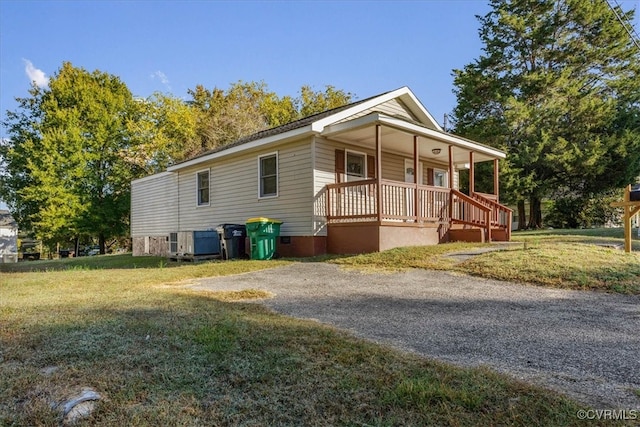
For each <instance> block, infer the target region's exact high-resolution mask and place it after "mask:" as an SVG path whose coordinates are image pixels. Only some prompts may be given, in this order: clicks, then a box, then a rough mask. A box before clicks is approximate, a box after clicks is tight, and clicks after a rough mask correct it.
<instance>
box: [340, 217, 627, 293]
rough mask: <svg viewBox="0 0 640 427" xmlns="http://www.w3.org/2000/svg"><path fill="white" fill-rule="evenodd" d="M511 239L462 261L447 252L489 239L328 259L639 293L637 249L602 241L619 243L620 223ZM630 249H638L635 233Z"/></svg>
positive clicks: (364, 267)
mask: <svg viewBox="0 0 640 427" xmlns="http://www.w3.org/2000/svg"><path fill="white" fill-rule="evenodd" d="M581 233H582V234H581ZM512 240H514V241H516V242H517V241H520V242H522V245H515V246H512V247H509V248H507V250H500V251H496V252H489V253H485V254H481V255H477V256H474V257H473V258H471V259H469V260H467V261H464V262H458V261H457V260H456V259H455V258H452V257H450V256H448V255H449V254H451V253H456V252H466V251H468V250H469V249H474V248H483V247H487V248H488V247H491V245H489V244H478V243H447V244H442V245H436V246H420V247H409V248H396V249H392V250H389V251H385V252H380V253H372V254H363V255H356V256H351V257H342V258H337V259H333V260H329V261H328V262H333V263H336V264H339V265H342V266H344V267H348V268H357V269H360V270H363V271H389V272H394V271H401V270H405V269H408V268H425V269H432V270H450V271H458V272H462V273H465V274H472V275H476V276H481V277H486V278H492V279H498V280H507V281H512V282H520V283H529V284H534V285H539V286H546V287H554V288H563V289H576V290H591V291H604V292H611V293H623V294H635V295H638V294H640V254H638V253H637V252H632V253H631V254H627V253H625V252H623V251H621V250H616V249H611V248H608V247H603V246H601V245H602V244H614V245H621V244H623V243H624V240H623V239H622V230H621V229H592V230H541V231H534V232H520V233H514V238H513V239H512ZM634 249H635V250H639V251H640V239H637V237H636V241H634Z"/></svg>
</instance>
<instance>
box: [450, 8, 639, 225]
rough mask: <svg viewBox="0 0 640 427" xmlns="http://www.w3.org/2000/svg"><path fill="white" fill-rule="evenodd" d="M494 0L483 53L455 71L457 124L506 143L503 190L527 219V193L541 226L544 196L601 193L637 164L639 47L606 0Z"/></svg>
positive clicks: (532, 217) (484, 23)
mask: <svg viewBox="0 0 640 427" xmlns="http://www.w3.org/2000/svg"><path fill="white" fill-rule="evenodd" d="M491 6H492V11H491V12H489V13H488V14H487V15H486V16H484V17H479V20H480V23H481V29H480V38H481V40H482V42H483V43H484V54H483V55H481V56H480V58H478V59H477V60H475V61H474V62H472V63H471V64H468V65H467V66H465V67H464V69H463V70H454V75H455V80H454V84H455V86H456V89H455V93H456V95H457V100H458V103H457V106H456V108H455V110H454V116H455V123H456V127H455V131H456V132H457V133H460V134H462V135H465V136H468V137H471V138H474V139H477V140H480V141H483V142H485V143H488V144H490V145H493V146H495V147H498V148H502V149H505V150H507V152H508V158H507V162H506V165H505V167H504V168H503V172H506V173H503V176H505V177H506V179H505V185H503V186H502V190H503V191H504V192H505V194H504V195H503V197H502V199H503V200H507V201H510V202H514V203H517V204H518V217H519V223H520V225H521V226H522V225H524V224H525V212H524V202H525V200H528V201H529V204H530V207H531V210H530V213H529V222H528V226H529V227H541V226H542V216H541V202H542V199H543V198H546V197H554V196H558V195H559V194H566V193H568V192H572V193H575V194H579V195H580V197H583V196H584V197H587V196H593V195H597V194H599V193H603V192H606V191H608V190H610V189H611V188H614V187H616V186H621V185H624V183H625V182H628V181H627V180H628V177H629V176H633V175H634V174H635V175H637V174H638V173H639V172H640V165H639V164H638V161H637V159H638V155H637V154H635V153H638V152H640V146H639V144H640V142H639V141H640V138H639V135H640V132H639V130H638V126H637V113H638V105H639V102H640V90H639V88H640V78H638V71H640V51H639V50H638V49H637V47H636V46H635V45H634V44H633V40H632V39H631V38H630V37H629V34H627V32H626V31H625V29H624V28H623V26H622V25H621V24H620V22H619V21H618V20H617V17H616V15H615V14H614V13H613V12H612V10H611V9H610V7H609V5H608V4H607V2H605V1H592V0H562V1H556V0H491ZM616 11H617V13H618V15H620V16H621V17H622V19H624V20H626V21H627V22H630V21H631V20H632V19H633V11H630V12H626V13H625V12H623V11H622V10H620V9H617V10H616ZM589 198H592V197H589Z"/></svg>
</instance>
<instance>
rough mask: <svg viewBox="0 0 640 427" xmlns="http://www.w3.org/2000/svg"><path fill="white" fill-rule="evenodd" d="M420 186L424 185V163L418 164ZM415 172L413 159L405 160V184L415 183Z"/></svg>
mask: <svg viewBox="0 0 640 427" xmlns="http://www.w3.org/2000/svg"><path fill="white" fill-rule="evenodd" d="M418 169H419V171H418V184H422V177H423V176H424V173H423V171H424V169H423V167H422V162H418ZM414 175H415V171H414V170H413V159H404V182H410V183H412V184H413V183H414V182H415V180H414Z"/></svg>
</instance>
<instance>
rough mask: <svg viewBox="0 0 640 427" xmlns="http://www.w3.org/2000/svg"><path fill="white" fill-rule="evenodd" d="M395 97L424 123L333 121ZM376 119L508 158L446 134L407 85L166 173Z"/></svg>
mask: <svg viewBox="0 0 640 427" xmlns="http://www.w3.org/2000/svg"><path fill="white" fill-rule="evenodd" d="M393 99H400V100H401V101H402V102H403V103H404V104H405V106H406V107H407V108H409V110H410V111H411V113H412V114H414V115H415V116H416V117H417V118H418V119H419V120H420V121H421V122H423V123H424V125H416V124H413V123H409V122H405V121H403V120H400V119H394V118H392V117H387V116H383V115H380V114H375V113H374V114H369V115H366V116H364V117H360V118H358V119H354V120H349V121H347V122H344V123H338V124H334V123H336V122H340V121H341V120H344V119H347V118H349V117H351V116H353V115H355V114H358V113H361V112H363V111H366V110H368V109H370V108H373V107H375V106H376V105H380V104H383V103H385V102H387V101H391V100H393ZM374 122H379V123H380V124H386V125H388V126H392V127H396V128H398V129H400V130H404V131H405V132H411V133H414V134H417V135H422V136H427V137H430V138H433V139H436V140H438V141H441V142H446V143H450V144H453V145H455V146H458V147H461V148H465V149H469V150H473V151H476V152H478V153H482V154H485V155H487V156H490V157H492V158H501V159H504V158H506V154H504V153H503V152H501V151H499V150H496V149H493V148H491V147H487V146H483V145H479V144H478V143H473V142H472V141H467V140H464V139H462V138H460V137H456V136H454V135H451V134H448V133H444V132H443V130H442V128H441V127H440V125H439V124H438V122H437V121H436V120H435V119H434V118H433V116H432V115H431V114H430V113H429V111H427V109H426V108H425V107H424V106H423V105H422V103H421V102H420V101H419V100H418V98H416V96H415V95H414V94H413V92H411V90H410V89H409V88H408V87H406V86H404V87H401V88H400V89H396V90H394V91H391V92H388V93H385V94H382V95H380V96H376V97H374V98H371V99H369V100H368V101H365V102H362V103H359V104H356V105H354V106H352V107H349V108H347V109H345V110H342V111H339V112H337V113H335V114H331V115H330V116H327V117H325V118H323V119H320V120H318V121H316V122H313V123H311V124H309V125H307V126H303V127H301V128H298V129H293V130H291V131H288V132H283V133H278V134H275V135H271V136H267V137H265V138H260V139H257V140H255V141H251V142H247V143H245V144H239V145H236V146H233V147H230V148H227V149H222V150H220V151H216V152H215V153H211V154H207V155H203V156H202V157H197V158H195V159H191V160H187V161H185V162H183V163H179V164H177V165H173V166H169V167H168V168H167V172H173V171H177V170H181V169H185V168H188V167H191V166H194V165H198V164H200V163H204V162H208V161H211V160H214V159H218V158H220V157H224V156H228V155H232V154H235V153H239V152H243V151H247V150H252V149H255V148H259V147H262V146H264V145H269V144H273V143H280V142H286V141H288V140H290V139H294V138H299V137H302V136H304V135H306V134H309V135H313V134H316V135H318V134H320V133H322V134H323V135H328V134H331V133H334V132H336V131H340V130H342V129H352V128H355V127H358V126H364V125H366V124H369V123H374ZM428 125H433V127H434V128H435V130H434V129H430V128H428V127H427V126H428Z"/></svg>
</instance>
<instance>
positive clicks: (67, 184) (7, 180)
mask: <svg viewBox="0 0 640 427" xmlns="http://www.w3.org/2000/svg"><path fill="white" fill-rule="evenodd" d="M30 95H31V97H29V98H23V99H18V102H19V108H18V110H17V111H14V112H10V113H9V114H8V116H7V117H8V120H7V123H5V125H6V126H7V128H8V134H9V136H10V138H9V139H8V140H7V141H4V144H3V145H2V147H1V150H0V155H1V156H2V160H3V162H4V174H3V175H2V177H1V179H0V189H1V190H0V191H1V192H2V195H3V196H4V198H5V199H6V200H7V202H8V204H9V206H10V207H11V209H12V211H14V212H19V215H18V219H19V221H21V226H24V225H28V227H29V228H30V229H31V230H33V232H34V234H35V235H36V236H38V237H39V238H41V239H42V240H43V241H44V242H45V243H47V244H49V245H53V244H54V243H56V242H58V241H62V240H68V239H69V238H71V237H73V236H79V235H83V234H87V235H92V236H96V237H97V238H98V241H99V244H100V252H101V253H104V252H105V241H106V239H107V238H111V237H115V236H120V235H122V234H126V232H127V231H128V216H129V205H130V201H129V200H130V191H129V184H130V181H131V179H132V178H134V177H137V176H139V175H140V174H142V173H143V172H144V170H143V168H142V167H140V166H137V165H136V164H135V163H132V162H130V158H129V152H130V149H131V139H130V138H129V134H128V132H127V125H126V122H127V119H128V116H129V113H130V112H131V111H132V110H133V106H134V101H133V97H132V95H131V93H130V92H129V89H128V88H127V86H126V85H125V84H124V83H123V82H122V81H120V79H119V78H117V77H115V76H113V75H109V74H106V73H103V72H100V71H94V72H92V73H89V72H87V71H86V70H84V69H82V68H76V67H74V66H73V65H72V64H71V63H69V62H65V63H63V65H62V67H61V69H60V70H59V71H58V72H57V73H56V74H54V76H53V77H52V79H51V80H50V82H49V87H48V88H44V89H41V88H37V87H36V86H33V87H32V89H31V91H30Z"/></svg>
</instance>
